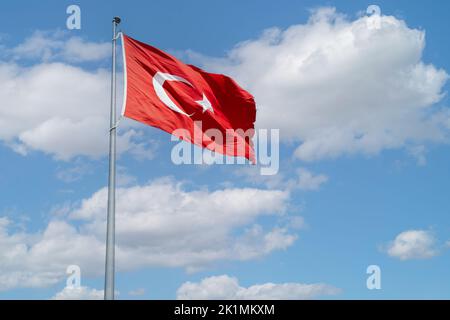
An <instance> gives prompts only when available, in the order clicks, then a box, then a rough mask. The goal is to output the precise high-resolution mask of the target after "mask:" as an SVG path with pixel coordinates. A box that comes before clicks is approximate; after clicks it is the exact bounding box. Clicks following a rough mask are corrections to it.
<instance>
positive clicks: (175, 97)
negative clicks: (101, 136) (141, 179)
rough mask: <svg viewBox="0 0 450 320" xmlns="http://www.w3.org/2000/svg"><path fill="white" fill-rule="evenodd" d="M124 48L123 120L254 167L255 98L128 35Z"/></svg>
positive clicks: (232, 83) (221, 77) (224, 79)
mask: <svg viewBox="0 0 450 320" xmlns="http://www.w3.org/2000/svg"><path fill="white" fill-rule="evenodd" d="M122 46H123V50H124V51H123V55H124V64H125V66H124V69H125V73H126V75H125V79H126V83H125V86H126V89H125V90H126V91H125V97H124V110H123V114H124V116H126V117H128V118H131V119H134V120H136V121H139V122H143V123H145V124H148V125H150V126H153V127H156V128H160V129H162V130H164V131H166V132H169V133H171V134H175V135H177V136H178V137H179V138H181V139H183V140H185V141H188V142H191V143H195V144H197V145H200V146H202V147H204V148H208V149H210V150H212V151H214V152H218V153H221V154H225V155H230V156H242V157H245V158H247V159H249V160H251V161H252V162H253V163H254V162H255V155H254V149H253V142H252V140H251V138H252V137H253V134H254V122H255V118H256V106H255V101H254V99H253V96H252V95H251V94H250V93H248V92H247V91H245V90H244V89H242V88H241V87H239V85H238V84H237V83H236V82H235V81H234V80H233V79H231V78H230V77H227V76H224V75H221V74H214V73H208V72H205V71H203V70H202V69H199V68H197V67H195V66H192V65H187V64H184V63H183V62H181V61H180V60H178V59H176V58H175V57H173V56H171V55H169V54H167V53H165V52H163V51H161V50H159V49H157V48H155V47H152V46H150V45H148V44H145V43H142V42H139V41H137V40H134V39H132V38H130V37H128V36H126V35H122ZM200 121H201V123H200ZM177 129H184V131H185V132H187V133H189V134H180V133H179V132H180V130H177ZM214 129H215V130H214ZM199 132H200V137H198V133H199ZM217 133H221V134H222V137H223V139H220V137H217V136H218V134H217Z"/></svg>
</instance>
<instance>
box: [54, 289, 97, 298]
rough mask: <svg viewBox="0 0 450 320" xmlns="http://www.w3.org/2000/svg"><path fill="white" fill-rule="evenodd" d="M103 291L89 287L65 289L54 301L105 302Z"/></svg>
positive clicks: (57, 294) (55, 296)
mask: <svg viewBox="0 0 450 320" xmlns="http://www.w3.org/2000/svg"><path fill="white" fill-rule="evenodd" d="M103 296H104V294H103V290H97V289H93V288H89V287H64V289H63V290H61V291H59V292H57V293H56V294H55V295H54V296H53V297H52V300H103Z"/></svg>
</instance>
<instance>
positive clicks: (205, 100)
mask: <svg viewBox="0 0 450 320" xmlns="http://www.w3.org/2000/svg"><path fill="white" fill-rule="evenodd" d="M195 102H197V103H198V104H199V105H201V106H202V108H203V112H205V111H206V110H210V111H211V112H212V113H214V109H213V107H212V105H211V102H209V100H208V98H207V97H206V96H205V94H203V99H202V100H197V101H195Z"/></svg>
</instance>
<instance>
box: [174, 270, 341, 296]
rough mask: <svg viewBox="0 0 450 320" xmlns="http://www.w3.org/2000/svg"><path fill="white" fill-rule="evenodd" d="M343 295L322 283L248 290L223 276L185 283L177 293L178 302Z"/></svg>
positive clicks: (288, 284) (270, 284)
mask: <svg viewBox="0 0 450 320" xmlns="http://www.w3.org/2000/svg"><path fill="white" fill-rule="evenodd" d="M339 292H340V290H339V289H338V288H335V287H333V286H330V285H327V284H322V283H313V284H303V283H281V284H275V283H264V284H257V285H253V286H250V287H247V288H246V287H242V286H240V285H239V282H238V279H237V278H234V277H230V276H228V275H221V276H214V277H209V278H205V279H203V280H201V281H200V282H198V283H195V282H186V283H184V284H183V285H182V286H181V287H180V288H179V289H178V290H177V299H180V300H191V299H211V300H218V299H224V300H227V299H230V300H231V299H233V300H280V299H285V300H286V299H302V300H303V299H313V298H316V297H319V296H324V295H335V294H338V293H339Z"/></svg>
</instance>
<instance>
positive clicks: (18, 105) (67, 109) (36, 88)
mask: <svg viewBox="0 0 450 320" xmlns="http://www.w3.org/2000/svg"><path fill="white" fill-rule="evenodd" d="M52 41H54V39H52V38H50V39H47V38H46V37H45V36H44V35H39V36H34V37H32V40H30V39H29V40H27V41H25V42H24V44H22V45H19V46H18V47H17V48H16V49H14V50H13V51H15V52H16V54H20V56H21V57H27V54H28V53H29V54H32V53H33V52H34V53H36V55H37V56H36V58H37V59H44V58H45V56H46V55H47V54H46V53H45V52H47V51H48V50H50V52H51V53H49V54H48V55H50V56H51V57H53V55H54V54H53V51H52V50H53V49H48V47H50V48H53V47H57V48H58V50H60V49H61V48H59V47H60V46H59V45H55V46H52V45H48V44H47V42H50V43H52ZM79 41H81V40H79V39H78V40H77V39H74V38H62V39H58V43H61V44H64V48H66V47H67V48H72V47H78V46H81V47H80V48H82V49H80V50H82V51H83V54H85V55H87V56H84V57H83V56H80V54H79V53H76V52H73V50H72V49H70V50H69V49H67V48H66V49H64V50H69V51H70V52H71V54H72V56H73V59H68V60H74V59H75V56H78V57H79V59H81V60H83V61H85V60H89V59H88V58H89V57H92V58H96V59H97V58H98V59H101V58H102V57H103V58H104V56H103V55H100V54H99V55H96V54H94V53H89V52H90V51H96V50H97V49H92V50H91V49H90V48H91V47H95V43H78V42H79ZM30 42H31V44H30ZM34 42H38V43H41V42H44V43H43V44H41V45H38V44H34ZM74 43H75V44H74ZM39 46H41V47H39ZM39 48H41V49H39ZM55 50H56V49H55ZM43 52H44V53H43ZM58 52H59V51H58ZM63 57H64V59H62V60H61V61H59V62H58V61H53V60H56V59H46V60H45V61H42V60H38V62H36V63H34V64H31V65H27V66H22V65H20V64H18V63H17V62H14V61H1V60H0V81H1V83H2V86H1V88H0V100H1V101H2V103H1V105H0V141H3V142H4V143H5V144H6V145H8V146H10V147H11V148H12V149H13V150H14V151H16V152H18V153H20V154H23V155H25V154H27V153H28V152H30V151H32V150H38V151H42V152H45V153H47V154H49V155H52V156H53V157H54V158H55V159H58V160H70V159H72V158H74V157H76V156H87V157H90V158H94V159H96V158H99V157H101V156H103V155H105V154H107V150H108V129H109V100H110V73H109V72H108V71H106V70H104V69H101V68H100V69H96V70H87V69H84V68H82V67H80V66H75V65H71V64H68V63H67V62H66V60H67V59H65V58H67V57H71V56H70V55H69V54H68V53H67V54H66V53H64V54H63ZM47 60H48V61H47ZM75 60H76V59H75ZM150 145H152V144H150V143H149V142H148V141H144V137H143V136H142V132H141V131H140V130H137V129H136V128H133V125H131V124H130V122H125V123H124V122H122V124H121V126H120V127H119V135H118V141H117V147H118V152H119V153H122V152H125V151H130V152H131V153H132V154H133V155H135V156H136V157H138V158H151V157H153V147H152V148H151V147H150Z"/></svg>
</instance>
